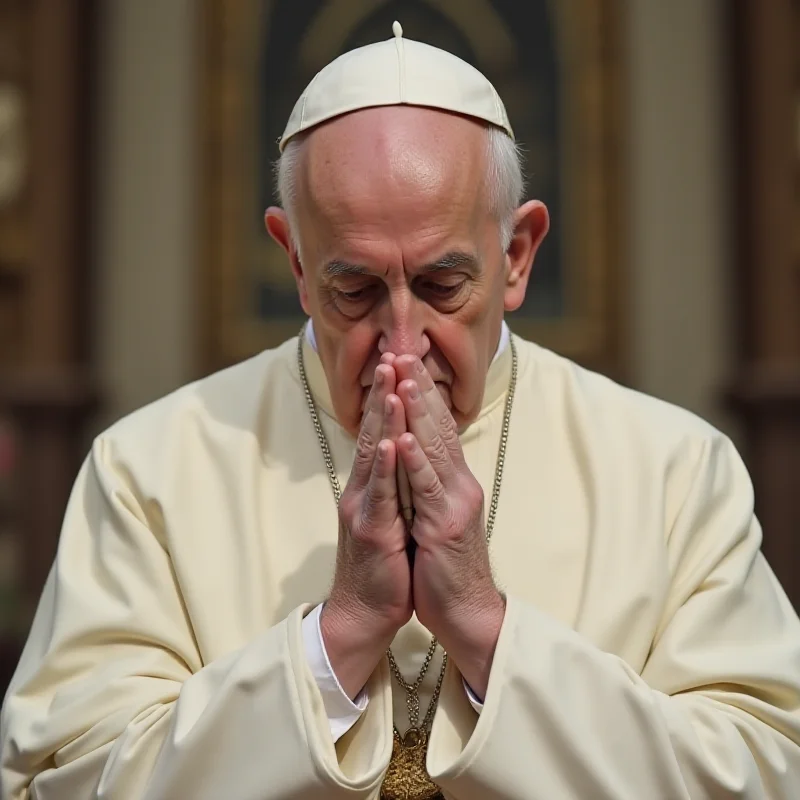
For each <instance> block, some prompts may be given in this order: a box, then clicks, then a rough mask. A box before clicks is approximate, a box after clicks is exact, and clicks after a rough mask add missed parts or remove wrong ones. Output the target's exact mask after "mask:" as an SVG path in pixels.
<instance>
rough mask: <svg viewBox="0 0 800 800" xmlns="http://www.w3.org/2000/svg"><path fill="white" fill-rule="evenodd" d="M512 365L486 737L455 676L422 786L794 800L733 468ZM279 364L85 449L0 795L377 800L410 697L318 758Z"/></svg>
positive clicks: (662, 411) (321, 510) (761, 574)
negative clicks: (514, 376) (502, 596)
mask: <svg viewBox="0 0 800 800" xmlns="http://www.w3.org/2000/svg"><path fill="white" fill-rule="evenodd" d="M515 341H516V344H517V348H518V351H519V379H518V385H517V394H516V400H515V402H514V408H513V414H512V418H511V436H510V442H509V447H508V453H507V458H506V466H505V477H504V480H503V486H502V491H501V494H500V506H499V512H498V516H497V523H496V526H495V530H494V536H493V538H492V543H491V554H492V562H493V565H494V569H495V572H496V576H497V580H498V583H499V584H500V586H501V587H502V588H503V590H504V591H505V592H506V593H507V595H508V606H507V612H506V617H505V620H504V624H503V628H502V631H501V634H500V640H499V643H498V646H497V651H496V653H495V657H494V662H493V666H492V671H491V676H490V681H489V687H488V690H487V693H486V697H485V698H484V705H483V707H482V709H481V710H480V713H478V712H477V711H476V710H475V709H474V708H473V705H472V704H471V703H470V699H469V697H468V696H467V694H466V692H465V691H464V687H463V684H462V681H461V677H460V675H459V674H458V672H457V670H456V668H455V665H453V664H451V665H450V666H449V667H448V673H447V676H446V679H445V683H444V686H443V691H442V696H441V700H440V704H439V708H438V711H437V713H436V717H435V720H434V725H433V730H432V733H431V740H430V747H429V753H428V769H429V771H430V773H431V775H432V776H433V778H434V779H435V780H436V782H437V783H438V784H440V785H441V787H442V789H443V791H444V794H445V796H446V797H448V798H453V799H454V800H485V798H520V799H522V798H525V800H562V799H563V800H567V799H568V798H569V799H570V800H572V799H573V798H587V800H601V799H603V798H608V799H609V800H612V799H613V800H660V799H661V798H664V799H665V800H682V799H683V798H691V799H692V800H698V799H699V798H723V797H737V798H745V799H746V800H756V798H772V800H777V799H778V798H781V799H782V800H789V799H790V798H793V799H795V800H796V798H797V797H800V623H799V622H798V618H797V616H796V614H795V612H794V610H793V609H792V608H791V606H790V604H789V603H788V601H787V599H786V597H785V595H784V593H783V591H782V590H781V588H780V586H779V585H778V584H777V582H776V580H775V578H774V576H773V574H772V572H771V571H770V569H769V567H768V566H767V564H766V562H765V561H764V559H763V557H762V555H761V554H760V551H759V546H760V544H761V530H760V528H759V525H758V523H757V521H756V520H755V518H754V517H753V494H752V488H751V485H750V480H749V478H748V476H747V473H746V471H745V468H744V466H743V465H742V463H741V461H740V459H739V457H738V456H737V454H736V452H735V451H734V448H733V447H732V445H731V444H730V442H729V441H728V440H727V439H726V438H725V437H724V436H723V435H721V434H720V433H719V432H717V431H716V430H714V429H713V428H711V427H710V426H708V425H707V424H705V423H704V422H702V421H700V420H698V419H697V418H695V417H693V416H692V415H690V414H688V413H686V412H684V411H681V410H679V409H676V408H674V407H672V406H669V405H667V404H665V403H662V402H659V401H657V400H653V399H650V398H647V397H645V396H643V395H640V394H637V393H636V392H632V391H629V390H627V389H624V388H621V387H619V386H618V385H616V384H614V383H612V382H611V381H609V380H607V379H605V378H603V377H600V376H598V375H595V374H592V373H590V372H587V371H585V370H582V369H580V368H579V367H577V366H575V365H574V364H572V363H571V362H569V361H567V360H565V359H563V358H560V357H558V356H556V355H554V354H553V353H551V352H548V351H546V350H543V349H542V348H540V347H538V346H536V345H534V344H531V343H528V342H525V341H523V340H521V339H518V338H517V339H516V340H515ZM295 350H296V340H292V341H289V342H286V343H285V344H284V345H282V346H280V347H279V348H277V349H275V350H271V351H267V352H264V353H262V354H261V355H259V356H257V357H256V358H253V359H251V360H250V361H247V362H245V363H243V364H240V365H238V366H235V367H233V368H231V369H229V370H226V371H224V372H222V373H219V374H217V375H214V376H212V377H210V378H207V379H205V380H202V381H200V382H198V383H195V384H192V385H190V386H187V387H185V388H183V389H181V390H179V391H178V392H176V393H174V394H172V395H170V396H169V397H167V398H165V399H163V400H160V401H159V402H157V403H155V404H153V405H150V406H148V407H146V408H144V409H142V410H140V411H138V412H136V413H135V414H133V415H132V416H130V417H128V418H127V419H125V420H123V421H122V422H120V423H118V424H117V425H115V426H114V427H113V428H111V429H110V430H109V431H108V432H106V433H104V434H103V435H101V436H100V437H98V438H97V440H96V441H95V443H94V445H93V447H92V451H91V453H90V455H89V457H88V459H87V461H86V463H85V464H84V466H83V469H82V471H81V473H80V476H79V478H78V480H77V482H76V485H75V489H74V492H73V495H72V498H71V501H70V504H69V508H68V511H67V514H66V519H65V522H64V527H63V532H62V537H61V542H60V547H59V552H58V557H57V560H56V563H55V565H54V568H53V571H52V573H51V575H50V577H49V580H48V582H47V586H46V588H45V591H44V594H43V597H42V600H41V604H40V606H39V610H38V613H37V615H36V620H35V622H34V625H33V628H32V631H31V634H30V638H29V640H28V643H27V646H26V649H25V652H24V655H23V657H22V661H21V663H20V666H19V669H18V670H17V673H16V676H15V678H14V681H13V683H12V686H11V688H10V690H9V693H8V695H7V697H6V700H5V704H4V708H3V715H2V741H0V746H1V747H2V756H1V758H2V797H3V798H7V799H8V800H21V798H25V797H32V798H36V800H81V799H82V798H95V797H98V798H114V800H117V799H122V800H127V799H128V798H135V799H137V800H139V799H141V800H156V798H158V800H166V799H169V800H223V799H224V800H249V799H250V798H252V799H253V800H256V799H258V800H262V799H263V798H270V799H272V800H288V799H289V798H292V799H293V800H294V799H295V798H308V799H309V800H311V799H312V798H334V799H335V798H343V799H344V798H377V797H378V793H379V791H380V784H381V780H382V777H383V774H384V772H385V770H386V767H387V764H388V761H389V755H390V751H391V746H392V722H393V719H394V720H395V721H396V722H397V724H398V726H399V727H400V728H401V730H402V729H403V728H404V727H405V726H406V724H407V720H406V716H405V701H404V696H403V694H402V692H400V691H399V690H398V689H397V687H396V686H394V687H393V685H392V682H391V679H390V673H389V669H388V666H387V663H386V661H385V660H383V661H382V662H381V663H380V664H379V666H378V667H377V669H376V670H375V672H374V673H373V675H372V676H371V678H370V680H369V683H368V685H367V687H366V693H367V696H368V698H369V702H368V703H367V704H366V709H365V710H364V711H363V713H362V714H361V715H360V716H358V715H356V717H357V721H356V722H355V724H353V725H352V727H350V728H349V730H348V731H347V733H345V734H344V735H343V736H341V737H340V738H338V741H334V738H335V736H334V735H332V732H331V720H330V718H329V713H328V711H326V706H325V702H324V700H323V691H321V689H320V685H319V679H318V676H315V673H314V672H312V669H311V667H310V666H309V659H308V655H307V652H308V650H307V642H306V641H305V640H304V636H303V632H304V617H305V616H307V615H308V614H309V613H310V612H311V611H312V609H314V608H315V607H316V606H317V605H318V604H319V602H320V601H321V600H322V599H324V597H325V595H326V593H327V591H328V589H329V587H330V583H331V578H332V575H333V570H334V558H335V552H336V541H337V516H336V509H335V506H334V501H333V497H332V494H331V489H330V486H329V483H328V477H327V474H326V470H325V467H324V464H323V461H322V457H321V455H320V451H319V445H318V442H317V438H316V435H315V433H314V429H313V427H312V425H311V422H310V420H309V418H308V412H307V409H306V405H305V401H304V399H303V393H302V390H301V386H300V382H299V377H298V371H297V366H296V362H295ZM305 360H306V365H307V371H308V375H309V380H310V383H311V386H312V390H313V392H314V395H315V398H316V400H317V403H318V406H319V408H320V410H321V412H322V413H321V417H322V421H323V425H324V428H325V431H326V434H327V436H328V438H329V440H330V444H331V448H332V452H333V456H334V461H335V467H336V470H337V472H338V476H339V480H340V482H341V483H342V485H344V484H345V483H346V481H347V478H348V474H349V470H350V466H351V462H352V458H353V451H354V441H353V439H352V437H350V436H349V435H348V434H347V433H345V432H344V431H343V430H342V429H341V428H340V427H339V426H338V424H337V423H336V421H335V419H334V418H333V416H332V408H331V401H330V394H329V392H328V388H327V383H326V380H325V375H324V372H323V370H322V365H321V363H320V361H319V358H318V357H317V355H316V354H315V352H314V350H313V348H312V347H311V346H310V345H308V343H307V344H306V346H305ZM509 372H510V352H509V350H508V349H505V350H504V351H503V352H502V353H501V354H500V356H499V357H498V358H497V359H496V360H495V361H494V363H493V364H492V366H491V368H490V370H489V374H488V376H487V382H486V391H485V397H484V402H483V408H482V411H481V414H480V416H479V418H478V419H477V420H476V421H475V422H474V423H473V424H472V425H470V426H469V427H468V428H467V429H466V431H464V433H463V435H462V445H463V447H464V452H465V454H466V458H467V461H468V463H469V466H470V468H471V469H472V471H473V472H474V474H475V475H476V477H477V478H478V480H479V481H480V482H481V484H482V486H483V489H484V492H485V493H486V496H487V497H488V496H489V494H490V492H491V485H492V479H493V474H494V468H495V459H496V455H497V446H498V438H499V433H500V427H501V423H502V416H503V405H504V398H505V393H506V390H507V387H508V380H509ZM307 629H308V628H307V626H306V630H307ZM428 637H429V634H428V632H427V631H426V630H425V629H424V628H423V627H422V626H421V625H420V624H419V623H418V622H417V621H416V619H415V618H414V619H412V620H411V622H409V623H408V625H406V626H405V627H404V628H403V629H402V630H401V631H400V632H399V633H398V635H397V637H396V639H395V642H394V645H393V650H394V652H395V654H396V657H397V661H398V664H399V666H400V669H401V670H402V672H403V673H404V674H405V675H406V677H410V676H413V675H416V673H417V671H418V669H419V667H420V665H421V662H422V659H423V657H424V653H425V650H426V649H427V646H428ZM437 666H438V662H437V663H435V664H434V665H433V667H432V668H431V669H430V670H429V672H428V676H427V678H426V681H425V683H424V684H423V686H422V690H421V701H422V707H423V708H425V707H427V702H428V699H429V698H430V694H431V690H432V687H433V684H434V682H435V679H436V673H437Z"/></svg>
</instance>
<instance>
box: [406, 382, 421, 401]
mask: <svg viewBox="0 0 800 800" xmlns="http://www.w3.org/2000/svg"><path fill="white" fill-rule="evenodd" d="M408 396H409V397H410V398H411V399H412V400H416V399H417V398H418V397H419V387H418V386H417V384H416V383H412V384H411V386H410V387H409V389H408Z"/></svg>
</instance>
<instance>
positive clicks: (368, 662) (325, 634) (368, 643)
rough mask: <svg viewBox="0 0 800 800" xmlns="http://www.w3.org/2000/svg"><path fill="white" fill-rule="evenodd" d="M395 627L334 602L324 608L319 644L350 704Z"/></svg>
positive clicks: (380, 656) (369, 673) (373, 666)
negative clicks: (321, 643) (320, 643)
mask: <svg viewBox="0 0 800 800" xmlns="http://www.w3.org/2000/svg"><path fill="white" fill-rule="evenodd" d="M398 627H399V626H397V627H395V628H392V626H391V624H390V623H388V622H387V621H384V620H378V619H375V618H370V616H369V615H365V614H361V613H358V612H356V611H355V610H354V609H353V608H352V607H348V606H347V605H344V606H343V605H339V604H337V603H335V602H333V601H329V602H327V603H325V605H324V606H323V608H322V612H321V614H320V619H319V629H320V633H321V635H322V642H323V645H324V647H325V652H326V653H327V656H328V660H329V661H330V664H331V668H332V669H333V671H334V674H335V675H336V678H337V680H338V681H339V684H340V685H341V687H342V689H343V690H344V692H345V694H347V696H348V697H349V698H350V699H351V700H354V699H355V697H356V696H357V695H358V693H359V692H360V691H361V690H362V689H363V688H364V686H365V685H366V683H367V681H368V679H369V677H370V675H371V674H372V673H373V671H374V670H375V667H376V666H377V665H378V663H379V662H380V660H381V658H383V654H384V652H385V651H386V649H387V648H388V647H389V645H390V644H391V643H392V639H393V638H394V635H395V633H396V632H397V629H398Z"/></svg>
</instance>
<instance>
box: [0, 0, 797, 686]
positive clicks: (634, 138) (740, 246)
mask: <svg viewBox="0 0 800 800" xmlns="http://www.w3.org/2000/svg"><path fill="white" fill-rule="evenodd" d="M394 19H398V20H400V21H401V22H402V23H403V25H404V28H405V32H406V35H407V36H408V37H409V38H415V39H420V40H423V41H426V42H429V43H431V44H437V45H440V46H443V47H447V48H448V49H450V50H452V51H453V52H456V53H457V54H458V55H460V56H462V57H463V58H465V59H467V60H469V61H471V62H472V63H474V64H475V65H476V66H478V67H479V68H480V69H482V70H483V71H484V72H485V73H486V74H487V75H488V76H489V77H490V79H491V80H492V81H493V82H494V83H495V85H496V86H497V88H498V90H499V91H500V94H501V95H502V96H503V98H504V99H505V101H506V104H507V106H508V110H509V115H510V117H511V121H512V124H513V125H514V126H515V129H516V132H517V135H518V138H519V139H520V140H521V141H522V143H523V146H524V149H525V158H526V172H527V175H528V179H529V195H530V196H537V197H540V198H542V199H544V200H545V201H546V202H547V203H548V205H549V206H550V208H551V212H552V214H553V220H554V225H553V232H552V234H551V236H550V237H549V239H548V243H547V247H546V249H545V250H544V251H543V252H542V255H541V258H540V259H539V262H537V271H536V280H535V282H534V285H533V287H532V289H531V293H530V297H529V299H528V302H527V303H526V305H525V307H524V308H523V309H522V310H521V311H520V312H519V313H518V314H516V315H515V316H514V318H513V319H511V320H510V323H511V326H512V328H513V329H514V330H515V331H517V332H519V333H521V334H522V335H525V336H528V337H530V338H533V339H535V340H537V341H539V342H541V343H542V344H544V345H545V346H548V347H552V348H553V349H556V350H558V351H560V352H563V353H565V354H566V355H568V356H569V357H571V358H574V359H576V360H577V361H579V362H581V363H584V364H586V365H588V366H590V367H592V368H595V369H598V370H601V371H603V372H606V373H607V374H609V375H611V376H613V377H614V378H615V379H617V380H620V381H622V382H624V383H626V384H628V385H630V386H633V387H635V388H637V389H640V390H642V391H644V392H647V393H650V394H654V395H656V396H659V397H662V398H664V399H666V400H669V401H671V402H674V403H677V404H679V405H682V406H685V407H687V408H689V409H691V410H692V411H695V412H696V413H698V414H700V415H701V416H703V417H704V418H706V419H708V420H709V421H711V422H712V423H713V424H714V425H716V426H718V427H720V428H721V429H722V430H724V431H725V432H726V433H728V434H729V435H730V436H731V437H732V438H733V439H734V441H735V442H736V444H737V445H738V446H739V448H740V450H741V452H742V453H743V455H744V457H745V460H746V462H747V464H748V467H749V468H750V470H751V474H752V476H753V479H754V482H755V485H756V492H757V495H756V496H757V510H758V513H759V515H760V517H761V520H762V523H763V525H764V528H765V543H764V550H765V552H766V554H767V556H768V558H769V559H770V561H771V563H772V565H773V568H774V569H775V571H776V572H777V574H778V576H779V578H780V579H781V581H782V582H783V584H784V586H785V587H786V589H787V591H788V592H789V594H790V596H791V598H792V600H793V602H794V603H795V604H797V605H800V2H798V1H797V0H672V2H669V3H667V2H664V1H663V0H525V2H520V1H519V0H505V2H504V1H503V0H407V1H406V2H403V1H402V0H394V1H393V2H389V1H386V0H384V1H383V2H381V0H0V689H4V687H5V682H6V681H7V679H8V678H9V677H10V673H11V671H12V670H13V667H14V666H15V664H16V661H17V660H18V658H19V653H20V648H21V645H22V643H23V641H24V636H25V633H26V631H27V628H28V626H29V624H30V621H31V617H32V613H33V611H34V610H35V605H36V601H37V599H38V596H39V592H40V591H41V587H42V584H43V582H44V579H45V578H46V575H47V572H48V570H49V568H50V565H51V563H52V559H53V556H54V553H55V548H56V546H57V540H58V533H59V527H60V522H61V517H62V515H63V512H64V508H65V505H66V502H67V499H68V496H69V491H70V488H71V484H72V481H73V480H74V478H75V475H76V473H77V470H78V469H79V467H80V463H81V461H82V459H83V458H84V457H85V455H86V452H87V449H88V447H89V446H90V443H91V439H92V437H93V436H94V435H96V434H97V433H98V432H100V431H101V430H102V429H103V428H104V427H106V426H107V425H108V424H110V423H111V422H113V421H114V420H116V419H118V418H119V417H121V416H122V415H124V414H126V413H129V412H130V411H132V410H134V409H135V408H137V407H139V406H141V405H143V404H145V403H147V402H149V401H151V400H154V399H156V398H158V397H160V396H162V395H163V394H165V393H167V392H169V391H171V390H172V389H174V388H176V387H178V386H179V385H181V384H183V383H185V382H187V381H190V380H193V379H195V378H198V377H200V376H202V375H205V374H208V373H209V372H210V371H212V370H215V369H218V368H220V367H223V366H225V365H226V364H230V363H233V362H235V361H237V360H239V359H241V358H245V357H247V356H248V355H250V354H251V353H254V352H257V351H258V350H259V349H261V348H264V347H269V346H272V345H274V344H276V343H277V342H279V341H281V340H282V339H284V338H286V337H288V336H291V335H293V334H294V333H295V332H296V331H297V330H298V329H299V326H300V324H301V321H302V319H301V316H300V313H299V308H298V305H297V301H296V299H295V297H294V293H293V284H292V280H291V275H290V273H289V270H288V267H287V266H286V265H285V264H284V263H283V261H282V260H281V258H280V254H279V253H278V252H277V251H276V249H275V248H274V247H273V246H272V245H271V243H270V242H269V240H268V238H267V237H266V235H265V234H264V233H263V229H262V226H261V221H260V220H261V218H262V216H263V212H264V209H265V207H266V206H267V205H268V204H269V203H270V202H273V201H274V196H273V192H272V174H271V168H272V167H271V165H272V162H273V161H274V159H275V158H276V157H277V155H278V152H277V146H276V142H277V139H278V138H279V136H280V134H281V132H282V129H283V125H284V124H285V121H286V118H287V116H288V114H289V111H290V110H291V107H292V104H293V102H294V100H295V99H296V97H297V96H298V95H299V94H300V92H301V90H302V88H303V87H304V85H305V84H306V83H307V82H308V80H309V79H310V78H311V77H312V76H313V75H314V74H315V72H316V71H317V70H318V69H319V68H320V67H321V66H323V65H324V64H325V63H327V62H328V61H329V60H330V59H332V58H333V57H335V56H336V55H337V54H338V53H340V52H343V51H345V50H347V49H350V48H351V47H353V46H357V45H360V44H364V43H366V42H371V41H376V40H378V39H384V38H389V37H390V36H391V22H392V20H394ZM198 490H199V491H202V487H198Z"/></svg>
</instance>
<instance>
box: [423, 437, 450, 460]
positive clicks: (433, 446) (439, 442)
mask: <svg viewBox="0 0 800 800" xmlns="http://www.w3.org/2000/svg"><path fill="white" fill-rule="evenodd" d="M425 455H426V456H428V460H429V461H430V462H431V463H432V464H444V463H445V462H446V461H447V445H446V444H445V443H444V439H442V437H441V436H436V437H435V438H434V439H433V441H432V442H430V443H429V444H428V445H427V447H426V448H425Z"/></svg>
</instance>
